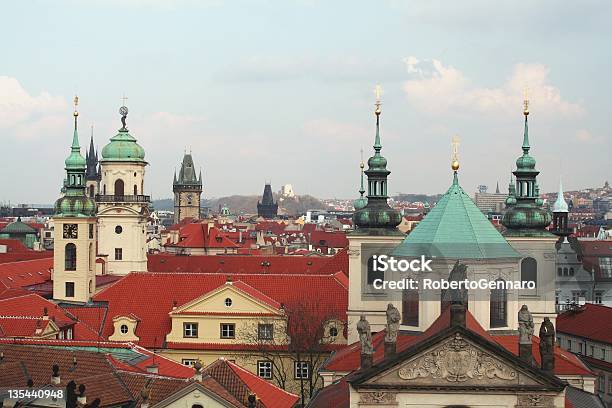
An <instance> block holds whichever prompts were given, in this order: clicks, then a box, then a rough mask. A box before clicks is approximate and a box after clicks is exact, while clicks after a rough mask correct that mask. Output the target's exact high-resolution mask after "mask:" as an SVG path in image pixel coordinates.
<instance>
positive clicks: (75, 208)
mask: <svg viewBox="0 0 612 408" xmlns="http://www.w3.org/2000/svg"><path fill="white" fill-rule="evenodd" d="M54 209H55V215H56V216H59V217H94V216H95V215H96V203H95V201H94V200H93V199H91V198H89V197H87V196H85V195H83V196H72V195H70V196H69V195H66V196H64V197H60V198H58V199H57V201H56V202H55V205H54Z"/></svg>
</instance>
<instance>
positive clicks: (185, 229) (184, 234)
mask: <svg viewBox="0 0 612 408" xmlns="http://www.w3.org/2000/svg"><path fill="white" fill-rule="evenodd" d="M167 246H176V247H179V248H236V247H238V245H237V244H236V243H234V242H233V241H232V240H230V239H229V238H227V237H226V236H224V235H223V233H221V232H220V231H219V229H218V228H216V227H212V226H211V227H210V228H209V226H208V224H207V223H200V222H198V223H191V224H186V225H184V226H182V227H181V228H180V230H179V242H177V243H176V244H167Z"/></svg>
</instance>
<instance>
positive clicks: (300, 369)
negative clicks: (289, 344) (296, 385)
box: [293, 361, 310, 380]
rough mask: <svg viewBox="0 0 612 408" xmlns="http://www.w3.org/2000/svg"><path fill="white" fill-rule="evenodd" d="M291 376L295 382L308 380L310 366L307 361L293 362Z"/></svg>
mask: <svg viewBox="0 0 612 408" xmlns="http://www.w3.org/2000/svg"><path fill="white" fill-rule="evenodd" d="M293 373H294V374H293V375H294V378H295V379H296V380H299V379H308V378H310V365H309V364H308V362H307V361H295V362H294V363H293Z"/></svg>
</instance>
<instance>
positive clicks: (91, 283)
mask: <svg viewBox="0 0 612 408" xmlns="http://www.w3.org/2000/svg"><path fill="white" fill-rule="evenodd" d="M89 293H93V281H92V280H91V279H90V280H89Z"/></svg>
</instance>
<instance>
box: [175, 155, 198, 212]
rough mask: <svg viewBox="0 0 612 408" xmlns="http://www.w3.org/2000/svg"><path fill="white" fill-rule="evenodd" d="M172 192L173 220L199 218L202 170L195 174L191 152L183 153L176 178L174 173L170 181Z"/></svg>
mask: <svg viewBox="0 0 612 408" xmlns="http://www.w3.org/2000/svg"><path fill="white" fill-rule="evenodd" d="M172 191H173V192H174V222H175V223H179V222H181V221H182V220H184V219H185V218H194V219H198V218H200V204H201V195H202V172H201V171H200V175H199V176H196V172H195V166H194V165H193V158H192V157H191V154H187V153H185V155H184V156H183V162H182V163H181V170H180V171H179V176H178V178H177V177H176V172H175V173H174V182H173V183H172Z"/></svg>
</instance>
